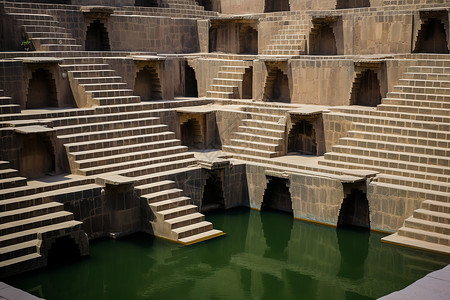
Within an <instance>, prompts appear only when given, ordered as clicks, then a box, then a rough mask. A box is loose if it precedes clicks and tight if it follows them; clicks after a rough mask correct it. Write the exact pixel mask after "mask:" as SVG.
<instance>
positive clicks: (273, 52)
mask: <svg viewBox="0 0 450 300" xmlns="http://www.w3.org/2000/svg"><path fill="white" fill-rule="evenodd" d="M302 52H303V51H300V50H263V52H262V54H263V55H274V56H276V55H278V56H280V55H284V56H297V55H300V54H303V53H302Z"/></svg>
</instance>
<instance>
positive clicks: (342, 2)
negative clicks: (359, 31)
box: [336, 0, 370, 9]
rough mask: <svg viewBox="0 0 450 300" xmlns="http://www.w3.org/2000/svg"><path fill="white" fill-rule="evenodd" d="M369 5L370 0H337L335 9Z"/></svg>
mask: <svg viewBox="0 0 450 300" xmlns="http://www.w3.org/2000/svg"><path fill="white" fill-rule="evenodd" d="M357 7H370V0H337V3H336V9H345V8H357Z"/></svg>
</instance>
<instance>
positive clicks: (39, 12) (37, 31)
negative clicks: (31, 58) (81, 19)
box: [4, 2, 82, 51]
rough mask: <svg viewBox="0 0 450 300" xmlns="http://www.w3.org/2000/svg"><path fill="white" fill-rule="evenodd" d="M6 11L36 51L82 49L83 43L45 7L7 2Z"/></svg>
mask: <svg viewBox="0 0 450 300" xmlns="http://www.w3.org/2000/svg"><path fill="white" fill-rule="evenodd" d="M4 5H5V6H4V7H5V12H6V13H7V14H8V15H10V16H11V17H13V18H14V20H15V22H16V24H17V25H18V26H19V28H20V29H21V30H22V31H23V32H24V34H25V37H26V38H29V39H30V40H31V42H32V44H33V47H34V49H35V50H36V51H80V50H82V46H81V45H77V43H76V40H75V39H73V38H71V35H70V33H68V32H67V30H66V29H65V28H63V27H61V26H58V25H59V22H58V21H56V20H55V18H54V17H53V16H52V15H49V14H47V11H46V10H45V9H39V8H34V7H22V6H21V4H20V3H14V2H5V4H4Z"/></svg>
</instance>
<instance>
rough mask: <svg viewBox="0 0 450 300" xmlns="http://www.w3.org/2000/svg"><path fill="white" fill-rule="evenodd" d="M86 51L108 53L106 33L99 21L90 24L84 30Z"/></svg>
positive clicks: (108, 45) (109, 48) (108, 46)
mask: <svg viewBox="0 0 450 300" xmlns="http://www.w3.org/2000/svg"><path fill="white" fill-rule="evenodd" d="M85 50H86V51H110V50H111V47H110V44H109V36H108V31H107V30H106V27H105V25H104V24H103V22H101V21H100V20H94V21H93V22H91V23H90V24H89V25H88V27H87V30H86V41H85Z"/></svg>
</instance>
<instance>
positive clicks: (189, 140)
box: [181, 118, 203, 149]
mask: <svg viewBox="0 0 450 300" xmlns="http://www.w3.org/2000/svg"><path fill="white" fill-rule="evenodd" d="M181 143H182V144H183V145H185V146H188V147H189V148H191V149H202V148H203V134H202V130H201V125H200V123H199V121H198V120H197V119H194V118H192V119H189V120H187V121H186V122H184V123H182V124H181Z"/></svg>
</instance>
